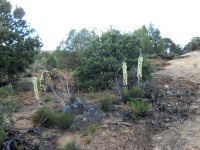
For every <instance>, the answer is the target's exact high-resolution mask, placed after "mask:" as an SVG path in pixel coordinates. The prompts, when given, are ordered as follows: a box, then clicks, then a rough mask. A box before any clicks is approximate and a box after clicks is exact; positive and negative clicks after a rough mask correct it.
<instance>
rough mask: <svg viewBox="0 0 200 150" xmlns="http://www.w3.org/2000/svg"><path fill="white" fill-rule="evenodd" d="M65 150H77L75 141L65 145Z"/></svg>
mask: <svg viewBox="0 0 200 150" xmlns="http://www.w3.org/2000/svg"><path fill="white" fill-rule="evenodd" d="M65 150H78V147H77V145H76V141H74V140H72V141H70V142H68V143H67V144H66V145H65Z"/></svg>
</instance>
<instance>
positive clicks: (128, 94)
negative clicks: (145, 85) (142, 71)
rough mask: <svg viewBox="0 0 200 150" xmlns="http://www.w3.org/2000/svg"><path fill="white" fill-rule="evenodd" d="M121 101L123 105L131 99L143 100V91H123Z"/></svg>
mask: <svg viewBox="0 0 200 150" xmlns="http://www.w3.org/2000/svg"><path fill="white" fill-rule="evenodd" d="M121 94H122V99H123V102H124V103H127V102H129V101H130V100H131V99H132V98H143V96H144V90H143V89H142V88H140V87H133V88H131V89H123V90H122V92H121Z"/></svg>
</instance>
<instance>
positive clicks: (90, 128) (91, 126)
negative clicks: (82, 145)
mask: <svg viewBox="0 0 200 150" xmlns="http://www.w3.org/2000/svg"><path fill="white" fill-rule="evenodd" d="M89 130H90V132H92V133H94V132H96V130H97V125H96V124H91V125H90V126H89Z"/></svg>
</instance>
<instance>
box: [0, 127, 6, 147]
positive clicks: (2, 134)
mask: <svg viewBox="0 0 200 150" xmlns="http://www.w3.org/2000/svg"><path fill="white" fill-rule="evenodd" d="M5 137H6V133H5V131H4V130H3V129H0V144H2V143H3V140H4V139H5Z"/></svg>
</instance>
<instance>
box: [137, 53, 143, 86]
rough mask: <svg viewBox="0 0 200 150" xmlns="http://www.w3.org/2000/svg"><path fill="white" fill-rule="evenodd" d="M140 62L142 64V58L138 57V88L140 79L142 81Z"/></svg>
mask: <svg viewBox="0 0 200 150" xmlns="http://www.w3.org/2000/svg"><path fill="white" fill-rule="evenodd" d="M142 62H143V57H142V56H139V58H138V68H137V77H138V86H139V81H140V79H142Z"/></svg>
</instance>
